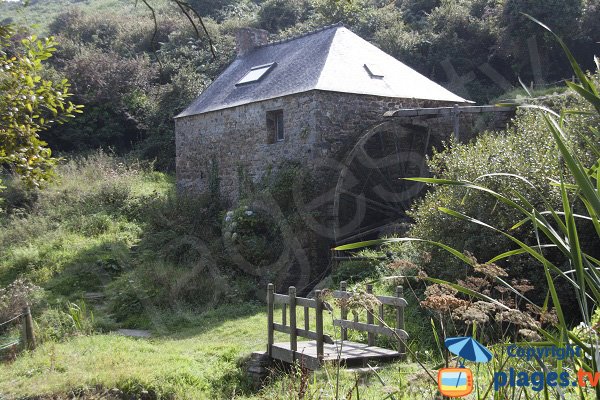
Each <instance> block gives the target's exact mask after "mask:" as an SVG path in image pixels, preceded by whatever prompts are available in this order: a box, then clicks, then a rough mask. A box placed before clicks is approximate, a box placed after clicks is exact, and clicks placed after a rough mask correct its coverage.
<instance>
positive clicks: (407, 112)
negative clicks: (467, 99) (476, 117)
mask: <svg viewBox="0 0 600 400" xmlns="http://www.w3.org/2000/svg"><path fill="white" fill-rule="evenodd" d="M515 109H516V107H500V106H489V105H488V106H459V107H457V109H456V110H455V108H454V107H434V108H404V109H401V110H390V111H386V112H385V113H384V114H383V116H384V117H388V118H390V117H418V116H422V115H436V116H444V115H453V114H454V113H455V112H456V111H458V112H459V113H461V114H463V113H464V114H478V113H487V112H512V111H514V110H515Z"/></svg>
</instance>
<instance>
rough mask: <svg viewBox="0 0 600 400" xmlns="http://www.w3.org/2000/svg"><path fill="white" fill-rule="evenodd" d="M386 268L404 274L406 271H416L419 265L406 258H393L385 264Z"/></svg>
mask: <svg viewBox="0 0 600 400" xmlns="http://www.w3.org/2000/svg"><path fill="white" fill-rule="evenodd" d="M387 268H388V269H389V270H391V271H393V272H395V273H399V274H406V273H408V272H414V271H418V270H419V267H418V266H417V265H416V264H413V263H412V262H410V261H408V260H394V261H392V262H391V263H389V264H388V265H387Z"/></svg>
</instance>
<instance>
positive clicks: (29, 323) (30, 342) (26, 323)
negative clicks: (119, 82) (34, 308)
mask: <svg viewBox="0 0 600 400" xmlns="http://www.w3.org/2000/svg"><path fill="white" fill-rule="evenodd" d="M23 333H24V338H25V340H24V341H25V348H26V349H27V350H35V334H34V331H33V318H32V317H31V309H30V308H29V306H25V307H23Z"/></svg>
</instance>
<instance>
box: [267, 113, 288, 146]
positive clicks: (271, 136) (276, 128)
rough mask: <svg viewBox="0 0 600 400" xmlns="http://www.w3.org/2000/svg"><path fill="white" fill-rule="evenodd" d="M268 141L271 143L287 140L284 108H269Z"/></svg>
mask: <svg viewBox="0 0 600 400" xmlns="http://www.w3.org/2000/svg"><path fill="white" fill-rule="evenodd" d="M266 120H267V134H268V137H267V142H268V143H269V144H273V143H279V142H283V141H285V124H284V122H283V109H276V110H269V111H267V114H266Z"/></svg>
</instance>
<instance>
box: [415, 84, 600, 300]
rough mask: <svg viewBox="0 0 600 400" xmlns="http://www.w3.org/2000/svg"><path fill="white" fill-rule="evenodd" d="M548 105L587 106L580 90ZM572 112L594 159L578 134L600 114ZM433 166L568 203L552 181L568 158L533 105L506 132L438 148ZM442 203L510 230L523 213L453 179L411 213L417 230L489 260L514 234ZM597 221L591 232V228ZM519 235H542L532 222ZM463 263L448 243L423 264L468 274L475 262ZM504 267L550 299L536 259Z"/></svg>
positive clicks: (571, 122) (452, 275)
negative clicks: (450, 255)
mask: <svg viewBox="0 0 600 400" xmlns="http://www.w3.org/2000/svg"><path fill="white" fill-rule="evenodd" d="M545 104H546V105H547V106H549V107H555V108H562V107H564V108H575V107H580V108H581V107H586V106H585V105H584V104H583V102H582V100H581V99H577V98H576V97H575V96H574V95H573V94H572V93H571V94H567V95H563V96H557V97H554V98H551V99H549V100H546V102H545ZM566 119H567V121H568V125H567V127H566V129H568V132H569V137H570V138H571V139H569V141H570V142H571V145H572V146H573V149H575V151H577V152H578V154H580V156H581V157H582V159H585V160H591V157H592V154H591V152H590V149H589V148H588V147H586V144H585V142H583V141H582V140H580V139H579V138H578V136H576V135H577V132H581V131H582V128H583V127H585V126H586V125H588V124H591V125H593V124H597V123H598V122H599V121H600V119H598V118H596V117H592V116H584V115H569V116H567V117H566ZM429 166H430V169H431V171H432V174H433V176H434V177H436V178H438V179H452V180H469V181H474V182H477V183H478V184H485V185H486V186H487V187H489V188H492V189H494V190H497V191H499V192H502V193H509V192H511V191H519V193H521V194H523V195H524V196H527V198H528V199H529V201H530V202H531V203H532V204H534V205H537V206H540V205H542V204H545V203H548V204H551V205H553V206H554V207H556V206H559V205H560V204H561V197H560V191H559V190H558V189H557V188H555V187H552V186H550V185H548V180H549V179H556V180H558V179H560V176H561V171H562V169H561V164H560V160H559V158H558V156H557V154H556V149H555V145H554V144H553V140H552V135H551V133H550V132H549V131H548V130H547V127H546V124H545V121H544V118H543V116H542V115H540V114H539V113H538V112H537V111H534V110H531V109H525V110H521V111H520V112H519V113H518V115H517V117H516V118H515V120H514V121H513V124H512V126H511V127H510V128H509V129H508V130H507V131H506V132H500V133H494V132H488V133H484V134H482V135H480V136H479V137H478V138H477V139H475V140H474V141H472V142H470V143H467V144H456V143H452V144H449V145H448V146H447V147H446V149H445V150H444V151H442V152H439V153H436V154H434V156H433V157H432V158H431V160H430V161H429ZM497 173H505V174H517V175H520V176H522V177H524V178H525V179H526V180H527V181H528V182H529V183H524V182H522V181H518V180H515V179H512V178H511V177H508V176H505V175H494V174H497ZM479 177H481V178H479ZM530 184H531V185H530ZM534 187H535V188H534ZM537 188H540V189H537ZM439 207H446V208H452V209H454V210H457V211H458V212H461V213H464V214H468V215H470V216H472V217H473V218H477V219H480V220H482V221H485V222H486V223H488V224H490V225H492V226H496V227H498V228H499V229H504V230H508V229H510V228H511V227H512V226H513V225H515V224H516V223H517V222H519V220H520V218H521V217H520V216H519V215H518V214H515V213H514V212H511V208H510V206H508V205H505V204H503V203H501V202H498V201H497V200H496V199H494V198H491V197H490V196H487V195H486V194H485V193H482V192H478V191H473V190H466V189H462V188H460V187H452V186H442V187H436V188H435V189H434V190H432V191H430V192H428V193H427V194H426V196H425V197H424V198H423V199H422V200H420V201H419V202H418V203H417V204H416V205H415V206H414V207H413V210H412V211H411V216H412V217H413V218H414V220H415V224H414V226H413V227H412V228H411V230H410V236H412V237H418V238H424V239H429V240H432V241H439V242H443V243H446V244H448V245H449V246H451V247H453V248H455V249H458V250H459V251H461V252H462V251H470V252H472V253H474V254H476V255H477V257H478V258H479V259H482V260H489V259H491V258H493V257H494V256H495V255H496V254H498V253H500V252H502V251H503V249H505V248H506V247H507V246H509V245H510V240H509V239H507V238H506V237H504V236H503V235H501V234H499V233H498V232H495V231H491V230H488V229H486V228H485V227H482V226H480V225H475V224H471V223H469V222H467V221H454V220H453V219H452V218H451V217H450V216H447V215H445V214H444V213H440V212H439V211H438V208H439ZM589 228H591V227H588V229H587V232H590V231H589ZM515 234H516V235H517V237H519V238H520V239H521V240H523V241H525V242H527V243H533V241H534V240H535V238H534V236H533V235H532V234H531V233H530V232H529V231H528V230H525V229H517V230H516V231H515ZM583 234H584V236H585V235H587V234H585V233H583ZM415 246H416V247H417V248H419V249H422V251H423V250H425V251H429V250H430V247H429V246H427V245H421V244H416V245H415ZM549 257H552V255H549ZM461 263H462V262H461V261H460V260H458V259H447V258H446V257H444V252H443V250H441V249H433V256H432V258H431V261H429V262H428V263H426V264H423V268H424V270H425V271H426V272H427V274H428V275H430V276H434V277H437V278H441V279H449V280H456V279H464V277H465V276H466V275H467V273H468V269H465V268H464V265H461ZM503 266H504V267H505V268H506V269H507V271H508V272H509V274H510V276H511V277H513V278H522V279H528V280H529V281H530V282H532V284H533V286H534V287H535V288H536V291H534V293H530V295H533V297H534V298H536V299H537V300H538V301H542V300H543V298H544V296H545V295H546V289H545V288H546V284H545V278H544V277H543V276H541V275H540V274H539V273H537V272H536V271H535V269H532V268H531V260H530V259H528V258H526V257H519V256H515V257H512V258H511V259H510V260H507V261H506V262H505V264H504V265H503ZM557 287H558V288H559V291H561V293H563V294H562V295H563V297H565V298H567V297H569V293H570V289H569V285H566V282H564V281H558V282H557Z"/></svg>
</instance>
